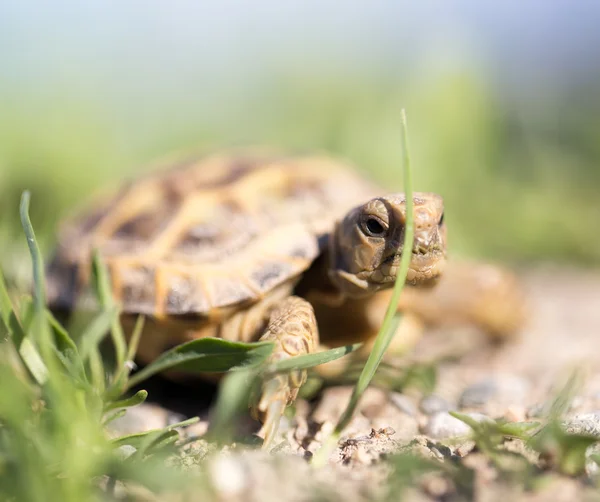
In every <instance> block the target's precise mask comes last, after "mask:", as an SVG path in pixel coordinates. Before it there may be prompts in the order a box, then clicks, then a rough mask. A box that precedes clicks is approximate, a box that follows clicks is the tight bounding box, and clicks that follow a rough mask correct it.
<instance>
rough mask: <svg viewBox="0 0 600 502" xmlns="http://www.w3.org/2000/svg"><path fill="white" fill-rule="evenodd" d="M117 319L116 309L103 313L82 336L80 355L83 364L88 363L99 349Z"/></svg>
mask: <svg viewBox="0 0 600 502" xmlns="http://www.w3.org/2000/svg"><path fill="white" fill-rule="evenodd" d="M116 317H117V309H116V308H115V307H112V308H111V309H109V310H105V311H104V312H101V313H100V314H99V315H98V316H97V317H95V318H94V320H93V321H92V322H91V323H90V325H89V326H88V328H87V329H86V330H85V331H84V333H83V334H82V335H81V338H80V339H79V355H80V357H81V360H82V361H83V362H85V361H87V359H88V358H89V357H90V355H91V353H92V350H93V349H97V348H98V345H99V344H100V342H101V341H102V339H103V338H104V337H105V336H106V335H107V334H108V332H109V331H110V328H111V326H112V325H113V323H114V321H115V318H116Z"/></svg>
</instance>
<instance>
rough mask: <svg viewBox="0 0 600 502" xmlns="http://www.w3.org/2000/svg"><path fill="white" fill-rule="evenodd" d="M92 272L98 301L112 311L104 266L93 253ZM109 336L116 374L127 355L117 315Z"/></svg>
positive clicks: (108, 281)
mask: <svg viewBox="0 0 600 502" xmlns="http://www.w3.org/2000/svg"><path fill="white" fill-rule="evenodd" d="M92 272H93V274H92V275H93V278H94V290H95V292H96V296H97V297H98V301H99V302H100V305H101V307H102V308H103V309H106V310H112V309H117V308H118V306H117V305H116V304H115V301H114V298H113V295H112V289H111V287H110V280H109V278H108V271H107V270H106V266H105V265H104V263H103V262H102V260H101V258H100V254H99V253H98V252H97V251H95V252H94V256H93V261H92ZM110 335H111V338H112V341H113V345H114V348H115V357H116V368H117V370H116V371H117V372H118V371H119V370H120V368H122V367H123V366H124V365H125V357H126V353H127V342H126V340H125V334H124V333H123V327H122V326H121V322H120V320H119V316H118V315H117V316H116V317H115V319H114V320H113V323H112V329H111V330H110Z"/></svg>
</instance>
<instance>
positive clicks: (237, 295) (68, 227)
mask: <svg viewBox="0 0 600 502" xmlns="http://www.w3.org/2000/svg"><path fill="white" fill-rule="evenodd" d="M377 192H378V191H377V189H376V187H374V186H373V185H371V184H370V183H369V182H368V181H366V180H365V179H363V178H362V177H361V176H360V175H359V174H358V173H357V172H356V171H355V170H353V169H351V168H350V167H349V166H348V165H346V164H344V163H341V162H339V161H335V160H332V159H330V158H327V157H320V156H310V157H309V156H298V157H283V156H275V155H272V154H263V153H258V152H251V153H248V152H244V153H243V154H240V153H232V154H215V155H212V156H207V157H204V158H194V159H191V160H188V161H186V162H183V163H180V164H179V165H175V166H174V167H172V168H170V169H160V170H157V171H153V172H152V173H151V174H149V175H147V176H145V177H143V178H141V179H139V180H137V181H135V182H133V183H130V184H129V185H127V186H125V187H124V188H123V189H122V190H121V191H120V192H119V193H117V194H116V195H115V196H111V197H109V198H107V199H105V200H104V201H101V202H98V203H96V204H95V205H92V208H91V210H89V211H84V212H83V213H81V214H79V215H78V216H76V217H74V218H73V219H72V220H70V221H67V222H65V224H64V225H63V227H62V229H61V231H60V234H59V244H58V247H57V251H56V255H55V257H54V259H53V261H52V262H51V264H50V267H49V279H50V280H49V298H50V302H51V304H52V305H53V306H54V307H55V308H65V309H70V308H71V307H72V306H73V303H74V300H75V298H78V296H79V295H80V294H81V291H82V289H83V288H82V286H83V285H84V284H85V283H86V282H87V280H88V278H89V271H90V264H91V258H92V254H93V251H94V250H97V252H98V253H99V254H100V257H101V258H102V260H103V261H104V263H105V264H106V266H107V268H108V270H109V273H110V278H111V283H112V289H113V293H114V296H115V298H116V299H117V300H118V301H119V302H120V304H121V306H122V309H123V311H124V312H126V313H140V314H147V315H152V316H155V317H160V316H163V315H200V316H209V317H212V316H218V315H219V313H222V312H223V310H224V309H230V308H232V307H237V306H244V305H249V304H252V303H255V302H257V301H259V300H260V299H261V298H263V297H264V296H265V295H266V294H268V293H269V292H270V291H271V290H273V288H276V287H277V286H279V285H281V284H282V283H285V282H286V281H292V280H294V279H295V278H298V277H299V276H300V275H301V274H302V273H303V272H304V271H305V270H307V269H308V268H309V267H310V266H311V264H312V263H313V261H314V260H315V259H316V258H317V256H319V254H320V253H321V252H322V251H323V250H324V249H325V247H326V246H327V243H328V238H327V237H328V235H329V233H330V232H331V231H332V229H333V227H334V224H335V222H336V221H337V220H338V219H339V218H340V217H342V216H343V215H344V214H345V213H346V212H347V211H348V210H349V209H351V208H352V207H354V206H356V205H357V204H359V203H361V202H364V201H365V200H367V199H369V198H371V197H373V196H375V195H376V194H377Z"/></svg>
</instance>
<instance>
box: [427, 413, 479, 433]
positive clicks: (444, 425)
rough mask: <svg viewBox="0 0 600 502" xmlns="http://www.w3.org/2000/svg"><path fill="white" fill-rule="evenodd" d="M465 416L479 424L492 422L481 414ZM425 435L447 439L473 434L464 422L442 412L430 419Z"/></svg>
mask: <svg viewBox="0 0 600 502" xmlns="http://www.w3.org/2000/svg"><path fill="white" fill-rule="evenodd" d="M465 415H467V416H469V417H471V418H473V419H475V420H477V421H478V422H483V421H486V420H489V421H491V418H489V417H488V416H486V415H483V414H481V413H465ZM423 433H424V434H426V435H427V436H429V437H431V438H434V439H447V438H453V437H460V436H468V435H469V434H470V433H471V428H470V427H469V426H468V425H467V424H465V423H464V422H463V421H462V420H459V419H458V418H454V417H453V416H452V415H450V414H449V413H448V412H446V411H441V412H439V413H436V414H435V415H432V416H431V417H429V420H428V421H427V424H426V425H425V428H424V430H423Z"/></svg>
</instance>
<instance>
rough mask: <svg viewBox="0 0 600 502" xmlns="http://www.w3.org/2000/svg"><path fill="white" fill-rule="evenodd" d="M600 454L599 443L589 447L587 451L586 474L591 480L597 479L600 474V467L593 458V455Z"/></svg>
mask: <svg viewBox="0 0 600 502" xmlns="http://www.w3.org/2000/svg"><path fill="white" fill-rule="evenodd" d="M598 454H600V444H598V443H596V444H593V445H592V446H590V447H588V448H587V450H586V451H585V457H586V462H585V472H586V474H587V475H588V476H589V477H590V478H591V477H594V478H595V477H597V476H598V473H599V472H600V466H598V464H597V463H596V462H595V461H594V460H593V459H592V458H591V456H592V455H598Z"/></svg>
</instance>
